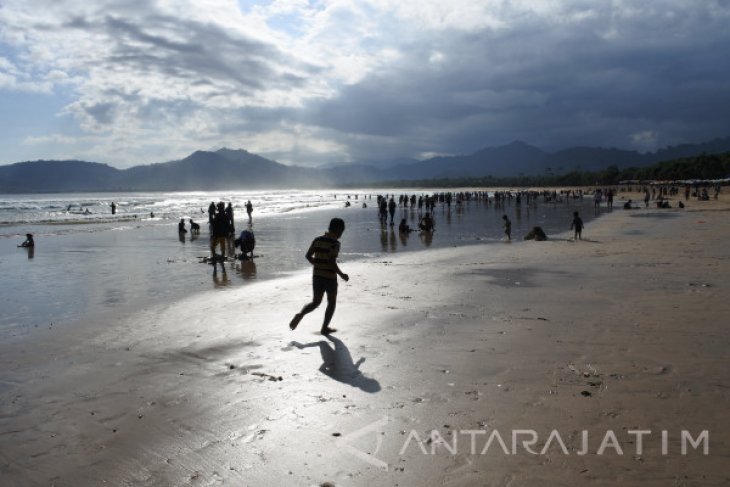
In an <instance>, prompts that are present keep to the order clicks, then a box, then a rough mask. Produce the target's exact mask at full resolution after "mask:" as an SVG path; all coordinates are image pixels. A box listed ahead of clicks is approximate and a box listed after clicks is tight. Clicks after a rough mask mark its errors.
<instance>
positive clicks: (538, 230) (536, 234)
mask: <svg viewBox="0 0 730 487" xmlns="http://www.w3.org/2000/svg"><path fill="white" fill-rule="evenodd" d="M547 239H548V238H547V235H545V232H544V231H543V229H542V227H532V230H530V233H528V234H527V235H525V240H537V241H538V242H544V241H545V240H547Z"/></svg>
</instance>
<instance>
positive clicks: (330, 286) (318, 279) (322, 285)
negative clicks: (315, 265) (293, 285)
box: [312, 276, 337, 297]
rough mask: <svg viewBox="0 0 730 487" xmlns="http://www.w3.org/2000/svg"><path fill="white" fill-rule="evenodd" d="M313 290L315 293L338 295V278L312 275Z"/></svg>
mask: <svg viewBox="0 0 730 487" xmlns="http://www.w3.org/2000/svg"><path fill="white" fill-rule="evenodd" d="M312 291H313V292H314V294H324V293H327V296H328V297H329V296H330V295H335V296H336V295H337V279H328V278H326V277H322V276H313V277H312Z"/></svg>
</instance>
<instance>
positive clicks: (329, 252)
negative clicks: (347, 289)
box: [289, 218, 350, 335]
mask: <svg viewBox="0 0 730 487" xmlns="http://www.w3.org/2000/svg"><path fill="white" fill-rule="evenodd" d="M344 231H345V222H344V221H343V220H342V219H340V218H333V219H332V220H331V221H330V224H329V228H328V230H327V232H326V233H325V234H324V235H322V236H321V237H317V238H315V239H314V240H313V241H312V244H311V245H310V246H309V249H308V250H307V253H306V255H305V257H306V258H307V260H308V261H309V263H310V264H312V266H313V273H312V291H313V294H314V297H313V299H312V302H311V303H309V304H307V305H306V306H304V308H302V310H301V311H300V312H299V313H297V314H296V315H294V318H292V320H291V322H290V323H289V328H290V329H292V330H294V329H296V327H297V325H299V322H300V321H301V320H302V318H304V316H305V315H306V314H308V313H311V312H312V311H314V310H315V309H317V307H318V306H319V305H320V304H321V303H322V298H323V297H324V295H325V294H327V309H326V310H325V312H324V322H323V323H322V329H321V332H322V334H323V335H329V334H330V333H334V332H336V331H337V330H335V329H334V328H330V327H329V324H330V321H331V320H332V316H333V315H334V313H335V306H336V305H337V276H340V277H341V278H342V279H344V280H345V282H347V281H349V280H350V277H349V276H348V275H347V274H345V273H344V272H342V271H341V270H340V268H339V266H338V265H337V255H338V254H339V252H340V242H339V238H340V237H342V233H343V232H344Z"/></svg>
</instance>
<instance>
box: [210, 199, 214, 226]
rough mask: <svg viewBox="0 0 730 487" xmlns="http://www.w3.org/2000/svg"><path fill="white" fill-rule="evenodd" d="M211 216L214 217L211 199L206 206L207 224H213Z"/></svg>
mask: <svg viewBox="0 0 730 487" xmlns="http://www.w3.org/2000/svg"><path fill="white" fill-rule="evenodd" d="M213 218H215V203H213V202H212V201H211V202H210V205H209V206H208V225H212V224H213Z"/></svg>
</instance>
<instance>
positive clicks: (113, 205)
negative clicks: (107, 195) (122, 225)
mask: <svg viewBox="0 0 730 487" xmlns="http://www.w3.org/2000/svg"><path fill="white" fill-rule="evenodd" d="M109 206H111V207H112V215H116V214H117V204H116V203H114V202H113V201H112V204H111V205H109Z"/></svg>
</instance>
